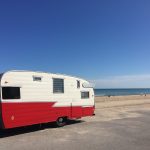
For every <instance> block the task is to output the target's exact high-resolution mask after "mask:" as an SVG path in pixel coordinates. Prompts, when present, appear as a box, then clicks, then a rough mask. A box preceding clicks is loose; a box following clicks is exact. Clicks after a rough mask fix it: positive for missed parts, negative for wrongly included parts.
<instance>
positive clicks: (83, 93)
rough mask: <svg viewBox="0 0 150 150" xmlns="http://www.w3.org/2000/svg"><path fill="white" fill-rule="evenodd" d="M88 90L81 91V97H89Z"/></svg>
mask: <svg viewBox="0 0 150 150" xmlns="http://www.w3.org/2000/svg"><path fill="white" fill-rule="evenodd" d="M89 95H90V94H89V92H81V98H82V99H86V98H89Z"/></svg>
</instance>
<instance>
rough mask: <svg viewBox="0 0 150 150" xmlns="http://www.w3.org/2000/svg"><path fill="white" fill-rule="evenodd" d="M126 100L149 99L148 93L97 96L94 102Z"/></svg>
mask: <svg viewBox="0 0 150 150" xmlns="http://www.w3.org/2000/svg"><path fill="white" fill-rule="evenodd" d="M127 100H141V101H142V100H150V94H146V95H123V96H97V95H95V102H103V101H127Z"/></svg>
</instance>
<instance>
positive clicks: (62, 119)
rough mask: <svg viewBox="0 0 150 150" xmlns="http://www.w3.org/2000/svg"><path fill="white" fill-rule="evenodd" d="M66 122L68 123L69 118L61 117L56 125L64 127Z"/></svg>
mask: <svg viewBox="0 0 150 150" xmlns="http://www.w3.org/2000/svg"><path fill="white" fill-rule="evenodd" d="M66 122H67V118H66V117H59V118H58V119H57V120H56V125H57V127H63V126H64V125H66Z"/></svg>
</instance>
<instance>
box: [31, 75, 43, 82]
mask: <svg viewBox="0 0 150 150" xmlns="http://www.w3.org/2000/svg"><path fill="white" fill-rule="evenodd" d="M33 81H42V78H41V77H37V76H33Z"/></svg>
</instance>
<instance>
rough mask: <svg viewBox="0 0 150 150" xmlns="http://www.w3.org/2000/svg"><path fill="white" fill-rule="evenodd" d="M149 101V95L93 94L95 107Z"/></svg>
mask: <svg viewBox="0 0 150 150" xmlns="http://www.w3.org/2000/svg"><path fill="white" fill-rule="evenodd" d="M145 103H148V104H149V103H150V95H130V96H110V97H108V96H95V106H96V109H100V108H110V107H117V106H132V105H142V104H145Z"/></svg>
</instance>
